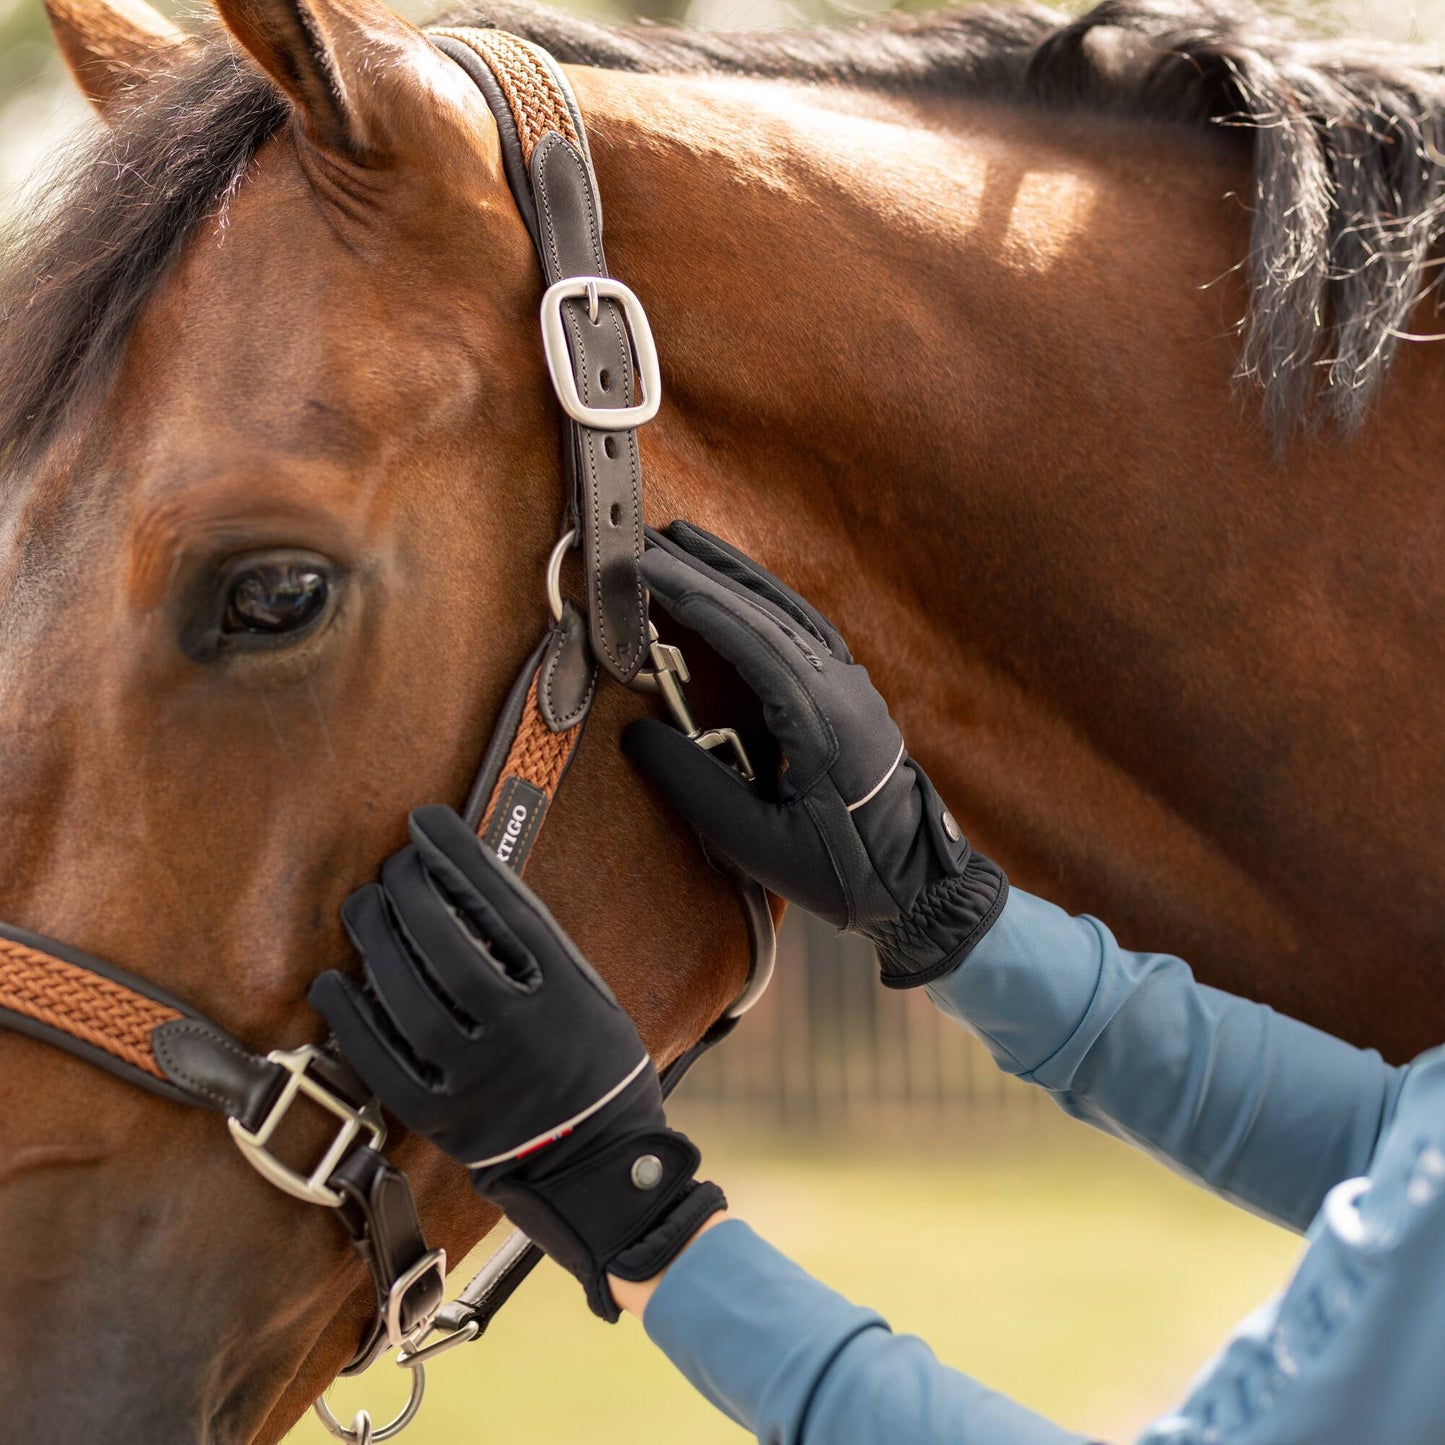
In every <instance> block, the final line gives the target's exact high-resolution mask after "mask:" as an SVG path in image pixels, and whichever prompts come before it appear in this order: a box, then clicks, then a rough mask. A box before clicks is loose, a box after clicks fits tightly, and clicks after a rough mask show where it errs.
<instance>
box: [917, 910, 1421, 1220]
mask: <svg viewBox="0 0 1445 1445" xmlns="http://www.w3.org/2000/svg"><path fill="white" fill-rule="evenodd" d="M928 991H929V993H930V995H931V996H932V997H933V999H934V1002H935V1003H937V1004H938V1006H939V1007H940V1008H941V1009H943V1010H944V1012H946V1013H948V1014H951V1015H952V1016H953V1017H955V1018H957V1019H959V1020H961V1021H962V1022H963V1023H964V1024H965V1025H966V1026H967V1027H968V1028H969V1029H971V1030H972V1031H973V1032H974V1033H976V1034H977V1035H978V1036H979V1037H980V1038H981V1039H982V1040H983V1041H984V1043H985V1044H986V1045H987V1046H988V1048H989V1050H990V1052H991V1053H992V1054H993V1056H994V1059H995V1060H996V1061H997V1063H998V1064H999V1066H1000V1067H1001V1068H1003V1069H1004V1070H1006V1071H1007V1072H1008V1073H1011V1074H1016V1075H1018V1077H1020V1078H1022V1079H1026V1080H1028V1081H1029V1082H1030V1083H1034V1084H1038V1085H1040V1086H1041V1087H1042V1088H1044V1089H1047V1090H1048V1091H1049V1093H1050V1094H1051V1095H1052V1096H1053V1097H1054V1099H1055V1100H1056V1101H1057V1102H1058V1104H1059V1105H1060V1107H1061V1108H1063V1109H1064V1111H1065V1112H1066V1113H1068V1114H1072V1115H1073V1116H1074V1117H1075V1118H1078V1119H1083V1120H1085V1121H1087V1122H1088V1123H1090V1124H1093V1125H1095V1126H1097V1127H1098V1128H1100V1129H1103V1130H1105V1131H1106V1132H1108V1133H1110V1134H1113V1135H1115V1136H1117V1137H1118V1138H1120V1139H1125V1140H1128V1141H1129V1142H1130V1143H1132V1144H1135V1145H1137V1146H1138V1147H1140V1148H1141V1149H1143V1150H1145V1151H1146V1152H1147V1153H1149V1154H1152V1155H1153V1156H1155V1157H1156V1158H1158V1159H1160V1160H1162V1161H1164V1162H1165V1163H1167V1164H1168V1165H1170V1167H1171V1168H1174V1169H1176V1170H1178V1171H1179V1172H1180V1173H1181V1174H1184V1175H1186V1176H1187V1177H1189V1178H1191V1179H1194V1180H1195V1181H1197V1182H1198V1183H1200V1184H1203V1185H1205V1186H1206V1187H1207V1188H1209V1189H1211V1190H1213V1191H1214V1192H1215V1193H1216V1194H1220V1195H1223V1196H1224V1197H1225V1198H1226V1199H1230V1200H1233V1201H1234V1202H1235V1203H1237V1204H1242V1205H1244V1206H1246V1207H1247V1208H1250V1209H1253V1210H1255V1211H1256V1212H1258V1213H1260V1214H1263V1215H1265V1216H1266V1217H1267V1218H1270V1219H1273V1220H1276V1221H1277V1222H1279V1223H1281V1224H1285V1225H1288V1226H1290V1227H1291V1228H1293V1229H1296V1230H1303V1229H1305V1228H1306V1227H1307V1226H1308V1225H1309V1223H1310V1221H1311V1220H1312V1219H1313V1218H1314V1217H1315V1215H1316V1213H1317V1212H1318V1210H1319V1208H1320V1205H1321V1203H1322V1202H1323V1200H1324V1197H1325V1195H1326V1193H1328V1191H1329V1190H1330V1189H1331V1188H1333V1187H1334V1186H1335V1185H1336V1184H1338V1183H1339V1182H1340V1181H1341V1180H1342V1179H1348V1178H1352V1177H1354V1176H1356V1175H1359V1174H1363V1173H1364V1171H1365V1169H1366V1167H1367V1166H1368V1164H1369V1161H1370V1158H1371V1156H1372V1155H1373V1154H1374V1151H1375V1147H1376V1145H1377V1143H1378V1141H1379V1138H1380V1135H1381V1133H1382V1131H1383V1130H1384V1128H1385V1127H1386V1125H1387V1124H1388V1123H1389V1121H1390V1118H1391V1116H1392V1113H1393V1110H1394V1107H1395V1101H1396V1098H1397V1096H1398V1094H1399V1090H1400V1084H1401V1079H1402V1077H1403V1070H1401V1069H1398V1068H1392V1067H1390V1066H1389V1065H1387V1064H1386V1063H1385V1062H1384V1060H1383V1059H1381V1058H1380V1056H1379V1054H1377V1053H1376V1052H1375V1051H1374V1050H1373V1049H1357V1048H1354V1047H1353V1046H1352V1045H1350V1044H1346V1043H1343V1042H1342V1041H1341V1040H1339V1039H1336V1038H1333V1037H1331V1036H1330V1035H1329V1034H1325V1033H1321V1032H1320V1031H1319V1030H1318V1029H1313V1028H1310V1027H1309V1026H1308V1025H1306V1024H1302V1023H1299V1022H1298V1021H1297V1020H1295V1019H1290V1018H1286V1017H1284V1016H1283V1015H1281V1014H1277V1013H1275V1012H1274V1011H1273V1010H1272V1009H1269V1008H1266V1007H1265V1006H1263V1005H1262V1004H1255V1003H1250V1002H1248V1001H1246V1000H1244V999H1241V998H1236V997H1235V996H1234V995H1232V994H1227V993H1223V992H1221V991H1220V990H1218V989H1213V988H1209V987H1207V986H1205V985H1203V984H1199V983H1196V982H1195V981H1194V976H1193V974H1192V973H1191V972H1190V971H1189V968H1188V966H1187V965H1186V964H1185V963H1183V962H1182V961H1181V960H1180V959H1177V958H1174V957H1172V956H1170V955H1169V954H1163V953H1131V952H1129V951H1128V950H1126V949H1122V948H1120V947H1119V945H1118V944H1117V943H1116V942H1115V940H1114V936H1113V934H1111V933H1110V932H1109V930H1108V929H1107V928H1105V927H1104V925H1103V924H1102V923H1100V922H1099V921H1098V920H1097V919H1094V918H1090V917H1087V916H1084V917H1078V918H1075V917H1073V916H1071V915H1070V914H1068V913H1065V912H1064V911H1063V910H1062V909H1061V908H1057V907H1055V906H1054V905H1053V904H1052V903H1048V902H1045V901H1044V900H1043V899H1041V898H1036V897H1034V896H1033V895H1032V894H1029V893H1025V892H1023V891H1022V890H1021V889H1014V890H1012V891H1011V892H1010V894H1009V899H1008V902H1007V903H1006V904H1005V905H1004V909H1003V912H1002V913H1001V914H1000V915H999V918H998V921H997V922H996V923H995V924H994V926H993V928H992V929H990V931H989V932H988V933H987V934H986V935H985V937H984V939H983V941H982V942H981V943H980V944H979V945H978V947H977V948H976V949H974V951H973V952H972V953H971V954H970V955H969V957H968V959H967V960H966V962H965V963H964V964H963V965H962V966H961V967H960V968H957V969H955V970H954V971H953V972H952V973H951V974H949V975H947V976H946V977H945V978H943V979H940V980H939V981H938V982H937V983H935V984H931V985H930V986H929V990H928Z"/></svg>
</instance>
